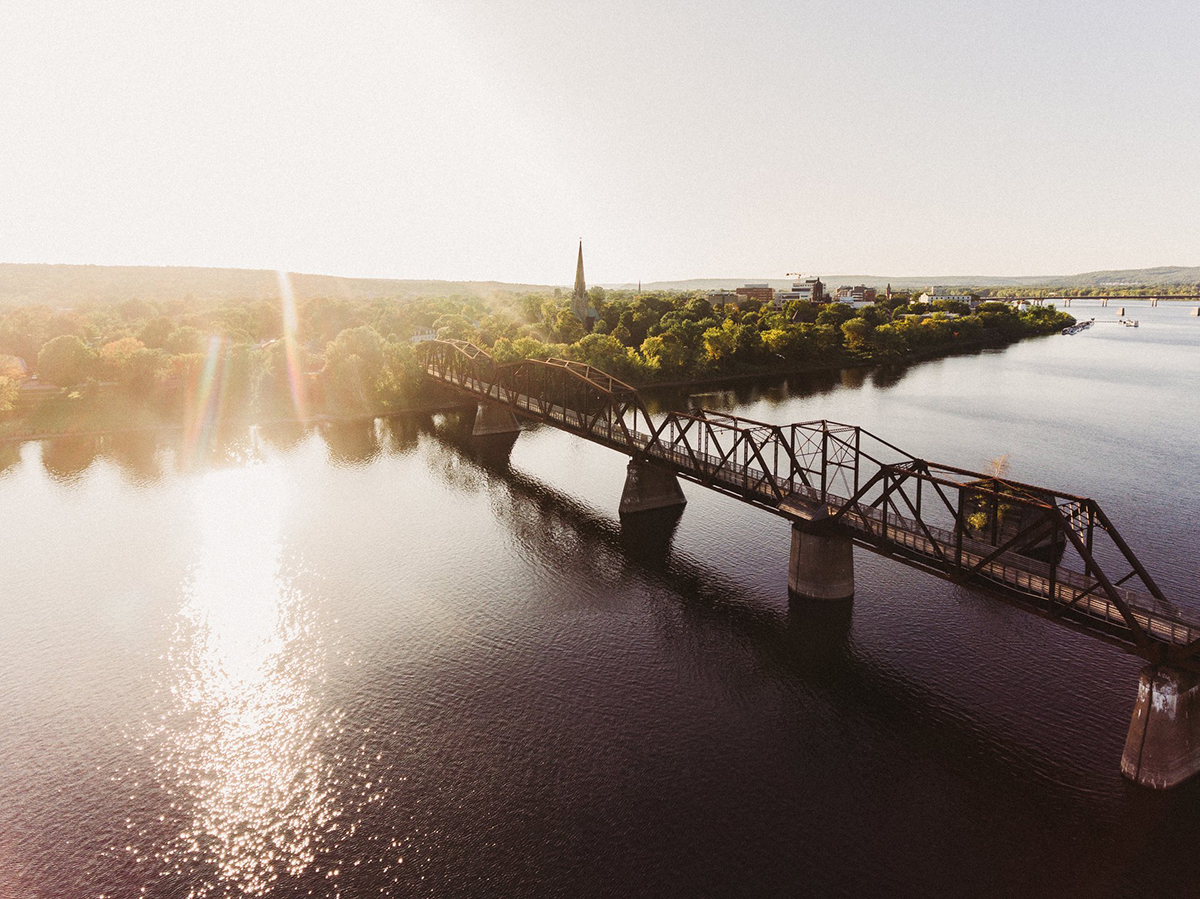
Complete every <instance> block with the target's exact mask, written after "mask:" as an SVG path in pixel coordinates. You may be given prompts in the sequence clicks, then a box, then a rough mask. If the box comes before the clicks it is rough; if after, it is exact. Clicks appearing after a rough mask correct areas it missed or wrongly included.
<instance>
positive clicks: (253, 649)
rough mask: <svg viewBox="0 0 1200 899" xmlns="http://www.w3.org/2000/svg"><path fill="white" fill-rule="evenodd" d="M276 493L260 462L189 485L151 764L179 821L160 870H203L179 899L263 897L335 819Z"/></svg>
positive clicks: (299, 868)
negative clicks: (189, 565)
mask: <svg viewBox="0 0 1200 899" xmlns="http://www.w3.org/2000/svg"><path fill="white" fill-rule="evenodd" d="M286 495H287V484H286V481H285V478H284V476H283V474H282V471H281V470H280V469H278V468H276V467H274V466H272V465H270V464H254V465H247V466H239V467H236V468H231V469H224V470H213V471H209V472H206V473H205V474H203V475H202V476H200V477H198V478H197V479H196V481H195V484H194V489H193V502H194V505H195V512H196V516H197V520H198V522H199V529H200V542H199V547H198V554H197V558H196V563H195V567H194V570H193V572H192V576H191V581H190V584H188V586H187V589H186V596H185V600H184V602H183V605H182V607H181V609H180V612H179V617H178V622H177V631H176V634H175V638H174V640H173V645H172V650H171V655H172V658H171V659H170V661H171V663H172V664H171V668H172V671H173V672H174V675H173V677H174V682H173V684H172V687H171V692H172V708H171V711H170V712H169V713H168V714H167V715H166V716H165V718H164V720H163V722H162V723H161V724H162V726H161V732H160V737H161V741H160V742H159V746H160V750H159V752H158V755H157V758H156V759H155V762H156V768H157V773H158V776H159V779H160V782H161V783H162V785H163V787H164V789H166V790H167V791H168V792H170V793H172V794H173V797H172V798H173V799H174V802H175V804H176V806H177V807H179V808H180V809H181V810H183V811H185V813H187V815H188V817H189V818H190V821H189V822H188V824H187V826H186V827H185V828H184V829H183V830H182V832H180V833H179V834H178V836H177V838H176V839H175V840H174V841H173V842H172V843H171V844H170V845H169V846H166V847H163V849H162V851H161V852H160V853H159V854H160V860H161V861H162V862H164V863H166V864H165V867H167V868H169V869H174V870H176V871H179V872H183V871H196V870H205V869H207V870H210V871H212V876H211V877H210V878H209V879H206V880H205V881H204V882H203V884H202V885H201V884H196V883H195V881H193V890H192V893H191V895H193V896H196V897H200V896H206V895H223V894H224V893H225V892H226V891H227V890H228V889H229V888H234V889H237V890H239V891H241V892H244V893H247V894H250V895H260V894H262V893H265V892H267V891H268V890H269V889H270V887H271V885H272V883H274V882H275V881H276V880H277V879H279V878H280V877H284V876H291V877H295V876H298V875H299V874H301V873H302V872H303V871H304V870H305V869H306V868H307V867H308V866H310V865H312V863H313V861H314V859H315V858H316V854H317V850H318V848H319V846H320V844H321V841H322V838H323V836H324V835H325V834H326V833H327V832H330V831H331V830H333V829H334V828H335V827H336V825H335V824H334V822H335V819H337V818H338V817H339V816H340V810H339V807H338V804H337V801H336V799H335V795H336V791H335V790H334V788H333V786H334V783H333V782H334V780H335V777H334V761H333V760H332V759H330V758H329V757H328V756H327V754H326V753H325V752H323V750H322V743H323V742H324V741H327V740H328V739H329V738H330V737H331V736H333V735H334V734H336V732H337V731H338V728H339V725H340V723H341V718H340V714H338V713H335V712H330V711H327V710H325V711H323V710H322V708H321V707H320V704H319V690H320V687H321V685H322V683H323V680H324V668H325V664H324V663H325V658H324V647H323V645H322V643H321V640H320V639H319V636H318V633H317V631H316V629H315V628H314V626H313V621H312V614H311V611H310V610H309V609H308V608H307V607H306V606H307V600H306V597H305V596H304V595H303V594H302V593H301V592H300V591H298V590H297V589H296V588H295V587H294V586H293V585H292V584H291V583H289V580H288V578H287V576H286V575H285V574H284V573H283V545H282V542H281V525H282V521H283V515H284V514H285V509H286V505H287V503H286V499H287V496H286Z"/></svg>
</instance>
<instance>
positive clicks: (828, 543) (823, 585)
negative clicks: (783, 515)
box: [788, 525, 854, 600]
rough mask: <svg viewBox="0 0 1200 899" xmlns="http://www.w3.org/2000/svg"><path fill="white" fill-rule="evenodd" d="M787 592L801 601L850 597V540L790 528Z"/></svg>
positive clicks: (852, 560) (814, 531) (852, 572)
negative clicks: (790, 543)
mask: <svg viewBox="0 0 1200 899" xmlns="http://www.w3.org/2000/svg"><path fill="white" fill-rule="evenodd" d="M788 592H789V593H791V594H792V595H793V596H798V597H802V598H804V599H829V600H836V599H850V598H851V597H852V596H854V543H853V542H852V541H851V540H850V538H849V537H846V536H844V535H842V534H832V533H822V532H820V531H817V530H806V529H804V528H802V527H800V526H799V525H792V555H791V559H790V561H789V563H788Z"/></svg>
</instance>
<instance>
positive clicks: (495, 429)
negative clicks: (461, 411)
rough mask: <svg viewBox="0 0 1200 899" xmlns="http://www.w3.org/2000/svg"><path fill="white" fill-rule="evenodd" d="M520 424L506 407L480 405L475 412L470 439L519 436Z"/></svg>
mask: <svg viewBox="0 0 1200 899" xmlns="http://www.w3.org/2000/svg"><path fill="white" fill-rule="evenodd" d="M519 433H521V423H520V422H518V421H517V416H515V415H513V413H512V410H511V409H509V408H508V407H507V406H499V405H496V404H495V403H480V404H479V409H478V410H477V411H476V412H475V427H473V428H471V436H472V437H490V436H492V435H493V434H519Z"/></svg>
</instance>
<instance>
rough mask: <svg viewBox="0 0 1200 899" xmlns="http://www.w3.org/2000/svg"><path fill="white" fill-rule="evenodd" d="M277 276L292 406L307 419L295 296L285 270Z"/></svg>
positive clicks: (301, 417) (277, 273) (297, 414)
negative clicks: (297, 335)
mask: <svg viewBox="0 0 1200 899" xmlns="http://www.w3.org/2000/svg"><path fill="white" fill-rule="evenodd" d="M276 275H278V277H279V302H280V304H281V305H282V307H283V350H284V354H285V355H286V357H287V376H288V387H289V388H290V389H291V393H292V408H293V409H295V410H296V417H297V418H298V419H300V420H301V421H305V422H306V421H308V396H307V394H306V391H305V389H304V368H303V366H302V365H301V364H300V359H301V357H300V342H299V340H297V339H296V331H297V317H296V296H295V294H294V292H293V291H292V279H291V277H290V276H289V275H288V273H287V272H282V271H281V272H276Z"/></svg>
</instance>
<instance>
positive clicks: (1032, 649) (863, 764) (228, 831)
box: [0, 303, 1200, 899]
mask: <svg viewBox="0 0 1200 899" xmlns="http://www.w3.org/2000/svg"><path fill="white" fill-rule="evenodd" d="M1126 306H1127V313H1128V314H1129V315H1130V316H1131V317H1135V318H1138V319H1140V320H1141V325H1142V326H1141V327H1140V328H1139V329H1137V330H1133V329H1126V328H1121V327H1119V326H1117V325H1113V324H1100V325H1097V326H1096V327H1095V328H1093V329H1092V330H1090V331H1088V332H1086V333H1084V334H1081V335H1078V336H1075V337H1070V338H1066V337H1052V338H1047V339H1043V340H1038V341H1032V342H1027V343H1024V344H1021V345H1018V346H1015V347H1011V348H1009V349H1007V350H1004V351H1002V352H996V353H984V354H980V355H975V356H965V357H958V358H952V359H946V360H941V361H937V362H932V363H927V364H923V365H919V366H916V367H914V368H911V369H908V370H907V371H894V372H886V371H876V372H859V371H851V372H845V373H843V374H841V375H838V376H832V377H827V376H815V377H805V378H796V379H792V380H790V381H788V382H786V383H779V384H776V385H768V386H762V385H759V386H753V387H744V388H737V389H734V390H730V391H719V392H715V393H712V394H706V395H703V396H693V397H687V396H664V397H659V398H658V401H659V402H660V403H664V404H671V403H687V402H692V403H696V404H700V405H705V406H707V407H709V408H722V409H727V410H734V409H736V410H737V411H738V412H740V413H741V414H744V415H747V416H751V417H756V418H761V419H766V420H770V421H776V422H790V421H796V420H805V419H813V418H831V419H838V420H842V421H847V422H851V423H855V424H861V425H863V426H864V427H867V428H869V429H871V430H873V431H875V432H876V433H878V434H880V435H881V436H883V437H885V438H887V439H889V440H891V441H892V442H894V443H896V444H898V445H900V446H902V447H903V448H905V449H907V450H909V451H911V452H913V453H915V454H918V455H922V456H925V457H928V458H931V459H935V460H938V461H944V462H950V463H954V464H960V465H964V466H967V467H980V466H983V465H985V464H986V461H987V460H988V459H990V458H992V457H995V456H998V455H1000V454H1002V453H1008V455H1009V460H1010V465H1011V467H1010V475H1011V476H1012V477H1015V478H1019V479H1021V480H1025V481H1030V482H1035V483H1044V484H1047V485H1049V486H1054V487H1058V488H1061V489H1064V490H1068V491H1072V492H1078V493H1083V494H1086V495H1092V496H1095V497H1096V498H1097V499H1099V500H1100V501H1101V502H1102V503H1103V505H1104V507H1105V509H1106V510H1107V511H1108V512H1109V514H1110V516H1111V517H1112V518H1113V519H1114V520H1115V521H1116V522H1117V523H1118V525H1119V526H1120V527H1121V528H1122V531H1123V533H1124V534H1125V536H1126V537H1127V538H1129V539H1130V541H1131V543H1132V544H1133V546H1134V548H1135V550H1136V551H1137V552H1138V554H1139V555H1140V556H1141V558H1142V559H1143V561H1144V562H1146V563H1147V565H1148V566H1149V567H1150V569H1151V571H1152V573H1153V574H1154V575H1155V576H1156V577H1157V578H1158V580H1159V582H1160V584H1161V585H1162V586H1163V588H1164V589H1165V590H1166V591H1167V593H1168V595H1169V596H1171V597H1172V598H1174V599H1175V600H1176V601H1177V602H1178V604H1179V605H1181V606H1183V607H1185V608H1188V609H1190V610H1192V611H1193V612H1196V613H1197V614H1200V596H1197V585H1198V584H1200V561H1198V558H1200V557H1198V555H1197V549H1200V534H1198V533H1197V530H1196V527H1195V522H1196V519H1197V516H1200V500H1198V499H1197V496H1196V490H1195V482H1194V477H1195V468H1194V463H1195V459H1196V458H1197V454H1198V450H1200V431H1198V428H1197V419H1198V413H1200V400H1198V399H1197V392H1196V391H1197V385H1200V320H1197V319H1196V318H1191V317H1188V316H1187V314H1186V313H1187V310H1186V309H1185V308H1183V307H1181V306H1169V305H1164V306H1160V307H1158V308H1156V309H1151V308H1149V307H1147V306H1145V305H1144V304H1134V303H1127V304H1126ZM1071 311H1072V312H1073V313H1074V314H1075V315H1077V316H1091V315H1093V314H1094V315H1096V316H1097V318H1109V317H1110V316H1111V317H1114V318H1115V311H1110V310H1107V309H1100V308H1098V307H1096V308H1094V309H1093V308H1089V307H1086V306H1085V305H1084V304H1083V303H1078V304H1076V306H1075V307H1073V308H1072V310H1071ZM469 426H470V421H469V416H468V417H465V418H464V417H461V416H454V415H448V416H439V417H437V418H435V419H426V420H422V419H393V420H386V421H379V422H376V423H373V424H357V425H339V426H331V427H327V428H324V429H322V430H319V431H305V430H302V429H298V428H292V429H280V428H264V429H259V430H256V431H252V432H249V433H239V434H231V435H226V436H225V437H224V438H222V439H220V440H218V441H216V442H215V443H214V444H213V445H212V446H201V447H195V446H190V447H189V446H182V445H180V444H179V443H178V441H176V440H175V439H173V438H165V437H151V436H145V435H124V436H115V437H107V438H100V439H80V440H59V441H44V442H41V443H28V444H24V445H20V446H16V445H0V534H2V535H3V537H2V540H3V549H0V589H2V591H3V594H2V595H3V598H2V599H0V721H2V722H3V726H0V897H4V899H9V897H59V896H62V897H87V896H109V897H133V896H142V895H148V896H170V897H176V896H197V897H200V896H239V895H251V896H307V895H314V896H326V895H328V896H337V895H341V896H346V897H351V896H365V895H431V896H446V895H539V896H577V895H578V896H605V895H616V896H620V895H645V896H658V895H681V896H692V895H778V894H787V895H815V896H825V895H830V896H837V895H845V896H962V895H975V896H1013V895H1021V896H1051V895H1052V896H1087V897H1107V896H1146V897H1150V896H1194V895H1200V853H1198V852H1197V846H1200V783H1191V784H1189V785H1187V786H1185V787H1183V788H1182V789H1180V790H1177V791H1175V792H1173V793H1170V794H1153V793H1149V792H1146V791H1143V790H1140V789H1138V788H1135V787H1132V786H1130V785H1128V784H1127V783H1126V782H1125V781H1124V780H1122V778H1121V777H1120V775H1119V773H1118V762H1119V759H1120V754H1121V748H1122V745H1123V742H1124V737H1125V730H1126V728H1127V726H1128V721H1129V714H1130V711H1131V709H1132V704H1133V700H1134V693H1135V689H1136V680H1137V671H1138V668H1139V663H1138V661H1137V660H1136V659H1133V658H1131V657H1129V656H1125V655H1123V654H1122V653H1121V652H1120V651H1119V650H1117V649H1114V648H1112V647H1110V646H1107V645H1104V644H1101V643H1099V642H1096V641H1094V640H1091V639H1088V638H1086V637H1083V636H1080V635H1078V634H1075V633H1074V632H1072V631H1069V630H1066V629H1064V628H1061V627H1057V626H1055V625H1052V624H1049V623H1047V622H1044V621H1042V620H1040V619H1037V618H1035V617H1033V616H1031V615H1029V614H1027V613H1024V612H1021V611H1018V610H1016V609H1014V608H1012V607H1010V606H1007V605H1005V604H1003V603H1001V602H998V601H996V600H995V599H993V598H990V597H988V596H987V595H985V594H981V593H977V592H974V591H972V590H967V589H962V588H958V587H955V586H953V585H951V584H949V583H946V582H943V581H940V580H937V579H935V578H933V577H931V576H928V575H925V574H922V573H919V572H916V571H914V570H911V569H908V568H904V567H902V566H900V565H898V564H896V563H894V562H889V561H887V560H885V559H882V558H880V557H876V556H873V555H869V554H867V553H864V552H862V551H859V552H858V554H857V558H856V577H857V584H858V592H857V595H856V598H855V601H854V605H853V609H852V611H851V612H850V613H849V614H837V613H833V614H829V613H822V612H821V611H820V610H814V609H812V608H808V607H802V606H795V605H793V606H791V607H789V602H788V597H787V592H786V564H787V553H788V529H787V526H786V524H785V523H784V522H783V521H781V520H780V519H777V518H774V517H773V516H770V515H767V514H765V513H763V512H761V511H757V510H754V509H752V508H750V507H747V506H743V505H741V504H739V503H737V502H736V501H734V500H731V499H727V498H724V497H721V496H718V495H715V494H712V493H710V492H708V491H705V490H704V489H703V488H700V487H696V486H694V485H685V487H684V489H685V492H686V493H687V496H688V500H689V505H688V506H687V509H686V511H685V512H684V513H683V516H682V518H680V519H679V521H678V523H677V525H675V526H674V527H673V528H672V527H671V526H670V524H669V523H668V524H662V523H660V524H658V525H657V526H654V527H650V528H643V529H638V530H630V529H624V530H623V529H622V527H621V525H620V524H619V522H618V520H617V517H616V514H615V512H616V506H617V500H618V498H619V496H620V490H621V485H622V482H623V478H624V459H623V458H622V457H620V456H618V455H617V454H615V453H612V452H610V451H608V450H605V449H602V448H599V447H596V446H594V445H591V444H588V443H586V442H584V441H582V440H579V439H577V438H574V437H570V436H568V435H565V434H562V433H559V432H556V431H554V430H552V429H548V428H541V429H537V430H532V431H529V432H526V433H524V434H522V436H521V437H520V439H519V440H518V441H517V443H516V445H515V446H514V447H513V449H512V451H511V455H510V456H509V457H508V459H507V460H505V459H503V458H500V459H496V458H478V457H476V456H474V455H472V454H471V452H470V450H469V441H468V440H467V439H466V438H465V437H464V436H463V435H464V432H465V431H469ZM196 458H202V459H203V460H204V461H203V462H202V463H200V464H194V463H188V462H187V461H186V460H194V459H196Z"/></svg>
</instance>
